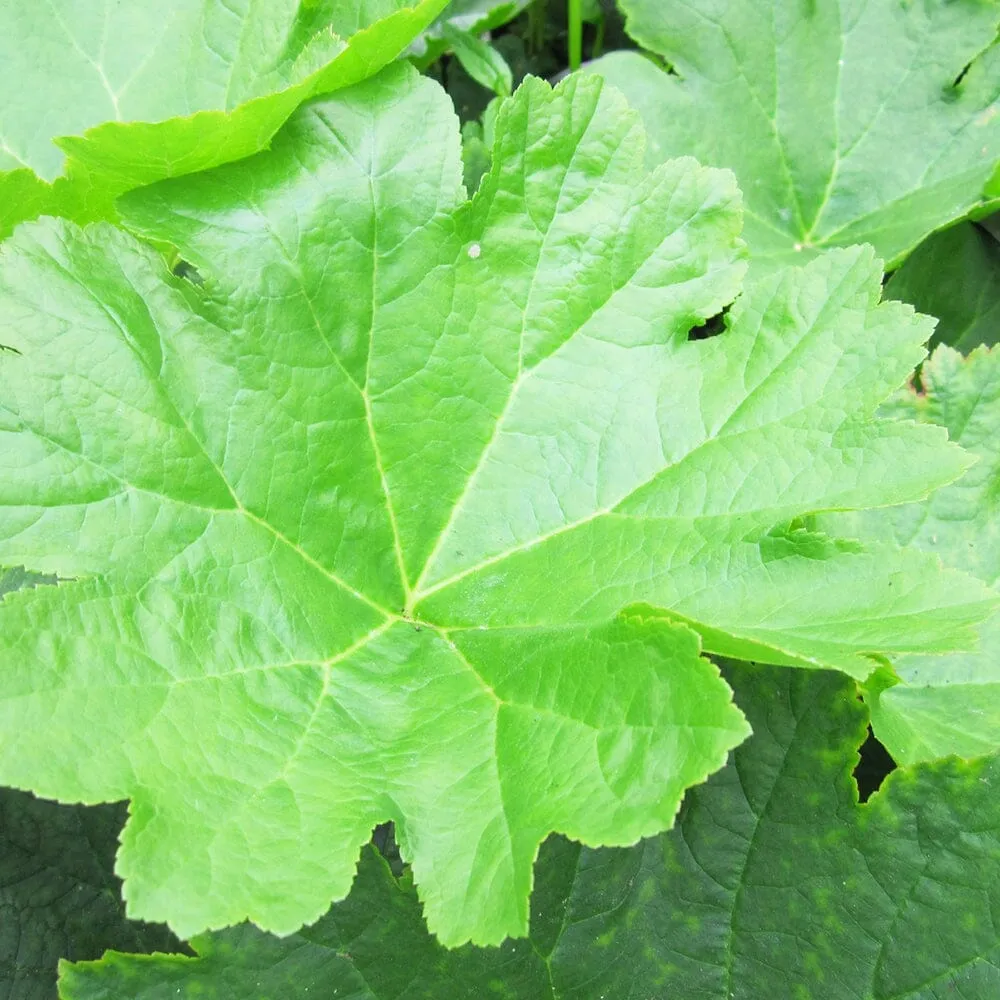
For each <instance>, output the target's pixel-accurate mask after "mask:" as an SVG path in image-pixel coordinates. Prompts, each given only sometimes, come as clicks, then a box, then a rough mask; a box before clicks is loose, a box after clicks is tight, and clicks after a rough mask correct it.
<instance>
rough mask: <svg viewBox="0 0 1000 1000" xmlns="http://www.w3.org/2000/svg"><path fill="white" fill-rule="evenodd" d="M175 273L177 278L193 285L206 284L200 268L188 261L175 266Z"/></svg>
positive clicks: (179, 262) (180, 261) (178, 262)
mask: <svg viewBox="0 0 1000 1000" xmlns="http://www.w3.org/2000/svg"><path fill="white" fill-rule="evenodd" d="M173 271H174V274H175V275H176V277H178V278H183V279H184V280H185V281H190V282H191V284H193V285H203V284H205V279H204V278H203V277H202V276H201V272H200V271H199V270H198V268H196V267H195V266H194V264H191V263H189V262H188V261H186V260H179V261H177V263H176V264H174V268H173Z"/></svg>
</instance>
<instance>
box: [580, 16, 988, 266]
mask: <svg viewBox="0 0 1000 1000" xmlns="http://www.w3.org/2000/svg"><path fill="white" fill-rule="evenodd" d="M619 5H620V7H621V9H622V11H623V12H624V13H625V15H626V16H627V23H626V29H627V31H628V32H629V34H630V35H631V36H632V37H633V38H634V39H635V40H636V41H637V42H639V44H640V45H642V46H643V47H644V48H646V49H648V50H649V51H650V52H652V53H655V54H656V55H657V56H659V57H662V59H663V60H665V62H666V64H667V66H668V67H669V72H664V71H663V70H662V69H660V68H659V67H658V66H657V65H655V64H654V63H653V62H651V61H650V60H648V59H646V58H644V57H643V56H641V55H639V54H638V53H633V52H619V53H613V54H611V55H609V56H606V57H604V58H603V59H600V60H598V61H596V62H595V63H593V64H591V71H592V72H597V73H600V74H602V75H603V76H604V77H605V78H606V79H607V80H608V81H609V82H610V83H612V84H613V85H614V86H616V87H618V88H619V89H621V90H622V91H623V93H625V95H626V96H627V97H628V99H629V102H630V103H631V104H632V106H633V107H635V108H637V109H638V110H639V111H640V112H642V114H643V117H644V120H645V122H646V127H647V129H648V130H649V133H650V146H649V154H650V157H651V159H652V161H654V162H659V161H660V160H662V159H665V158H668V157H672V156H680V155H691V156H696V157H697V158H698V159H699V160H700V161H701V162H702V163H706V164H710V165H712V166H719V167H729V168H730V169H732V170H733V171H735V173H736V176H737V179H738V181H739V184H740V188H741V189H742V190H743V194H744V198H745V199H746V213H747V221H746V239H747V242H748V243H749V245H750V249H751V252H752V259H753V264H754V267H755V268H759V269H761V270H767V269H770V268H773V267H776V266H779V265H780V264H781V263H787V262H789V261H795V260H801V259H802V258H804V257H808V256H810V255H812V254H813V253H815V252H816V251H817V250H819V249H821V248H824V247H831V246H847V245H850V244H853V243H870V244H872V245H873V246H874V247H875V249H876V252H877V253H878V254H879V255H880V256H881V257H883V258H884V259H885V260H886V261H887V264H888V267H889V268H890V269H891V268H893V267H895V266H896V265H898V264H899V263H900V262H901V261H902V259H903V258H904V257H905V256H906V255H907V254H908V253H909V252H910V250H912V249H913V248H914V247H915V246H916V245H917V244H918V243H920V242H921V240H923V239H924V238H925V237H926V236H927V235H928V234H930V233H931V232H933V231H934V230H936V229H940V228H941V227H942V226H945V225H947V224H948V223H950V222H952V221H954V220H955V219H960V218H962V217H964V216H965V215H967V214H968V213H969V212H970V211H972V210H973V209H974V208H975V207H976V206H977V205H979V204H980V203H982V202H983V201H984V200H988V193H987V191H986V188H987V185H988V182H989V181H990V178H991V176H992V175H993V172H994V170H995V168H996V166H997V161H998V160H1000V45H998V44H996V43H995V39H996V37H997V29H998V27H1000V5H998V4H996V3H995V2H992V0H957V2H955V0H926V2H920V3H900V2H890V3H865V2H861V0H824V2H820V3H815V2H802V0H767V2H766V3H763V4H761V3H757V2H755V0H736V2H732V0H700V2H698V3H695V4H691V3H686V2H684V0H620V2H619Z"/></svg>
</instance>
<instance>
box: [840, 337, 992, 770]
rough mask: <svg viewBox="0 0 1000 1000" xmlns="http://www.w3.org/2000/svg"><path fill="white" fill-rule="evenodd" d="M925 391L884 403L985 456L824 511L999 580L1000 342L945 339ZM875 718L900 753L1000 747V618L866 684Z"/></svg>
mask: <svg viewBox="0 0 1000 1000" xmlns="http://www.w3.org/2000/svg"><path fill="white" fill-rule="evenodd" d="M920 378H921V383H922V386H923V388H924V392H923V393H917V392H915V391H913V390H908V391H904V392H903V393H901V394H900V395H899V396H898V397H897V398H896V399H894V400H893V401H892V403H891V404H887V406H886V411H887V412H888V413H892V414H894V415H896V416H898V417H901V418H910V419H914V420H917V421H920V422H922V423H928V424H936V425H938V426H941V427H946V428H947V429H948V431H949V433H950V435H951V437H952V439H953V440H954V441H956V442H958V443H960V444H961V445H962V446H963V447H965V448H967V449H968V450H969V452H970V453H972V454H974V455H975V456H976V457H977V458H978V459H979V461H978V462H977V463H976V464H975V465H974V466H972V468H971V469H969V471H968V472H967V473H966V474H965V475H964V476H963V477H962V478H961V479H960V480H959V481H958V482H957V483H954V484H953V485H951V486H947V487H945V488H944V489H942V490H940V491H938V492H937V493H935V494H934V495H933V496H931V497H930V498H929V499H927V500H925V501H923V502H921V503H915V504H907V505H904V506H902V507H897V508H894V509H890V510H878V511H876V510H872V511H865V512H864V513H856V514H850V515H848V514H840V515H832V516H827V517H826V518H824V519H822V522H821V523H822V525H823V526H824V527H826V528H828V529H830V530H834V531H843V532H847V533H850V534H852V535H855V536H857V537H861V538H871V539H875V538H877V539H879V540H884V539H887V538H888V539H893V540H895V541H897V542H898V543H899V544H900V545H906V546H909V547H911V548H913V549H922V550H925V551H929V552H934V553H936V554H937V555H939V556H940V558H941V559H942V560H943V562H944V563H945V564H946V565H948V566H952V567H955V568H957V569H963V570H966V571H967V572H969V573H972V574H974V575H975V576H977V577H979V579H981V580H982V581H983V582H984V583H986V584H988V585H990V586H991V587H993V588H994V589H995V588H996V585H997V581H998V580H1000V494H998V492H997V482H998V479H1000V444H998V440H1000V352H997V351H996V350H992V351H989V350H986V349H983V348H980V349H978V350H975V351H973V353H972V354H971V355H970V356H969V357H968V358H963V357H962V356H961V355H960V354H959V353H958V352H956V351H954V350H952V349H951V348H949V347H946V346H944V345H942V346H941V347H939V348H938V349H937V350H936V351H935V352H934V354H933V355H932V356H931V358H930V360H928V361H927V362H926V363H925V364H924V366H923V368H922V369H921V375H920ZM868 695H869V698H870V700H871V705H872V724H873V726H874V728H875V732H876V734H877V735H878V737H879V739H880V740H881V741H882V742H883V743H884V744H885V745H886V746H887V747H888V749H889V751H890V753H892V755H893V756H894V757H895V758H896V759H897V760H899V761H903V762H906V763H912V762H914V761H920V760H930V759H933V758H935V757H942V756H946V755H947V754H958V755H960V756H965V757H970V756H976V755H979V754H984V753H992V752H994V751H996V750H997V749H998V748H1000V618H998V617H996V616H994V617H993V618H991V619H990V620H989V621H987V622H986V623H985V624H984V625H983V626H982V630H981V635H980V645H979V648H978V650H977V651H976V652H972V653H963V654H956V655H952V656H940V657H930V656H904V657H901V658H900V659H899V660H898V661H896V662H895V663H894V665H893V671H891V672H889V671H882V672H879V673H878V674H877V675H875V676H874V677H873V678H872V679H871V683H870V684H869V691H868Z"/></svg>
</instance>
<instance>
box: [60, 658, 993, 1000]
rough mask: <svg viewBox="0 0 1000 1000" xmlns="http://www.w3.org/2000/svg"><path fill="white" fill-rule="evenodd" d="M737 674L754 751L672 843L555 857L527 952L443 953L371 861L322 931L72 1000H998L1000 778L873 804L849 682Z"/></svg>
mask: <svg viewBox="0 0 1000 1000" xmlns="http://www.w3.org/2000/svg"><path fill="white" fill-rule="evenodd" d="M731 677H732V678H733V682H734V687H735V689H736V695H737V700H738V701H739V703H740V704H741V705H742V706H743V707H744V709H745V710H746V712H747V715H748V717H749V718H750V720H751V722H752V724H753V727H754V735H753V736H752V737H751V738H750V740H749V741H748V742H747V743H745V744H744V745H743V746H741V747H740V748H739V749H738V750H737V751H736V752H735V755H734V760H733V761H732V762H731V763H730V764H729V766H727V767H726V769H725V770H724V771H722V772H720V773H719V774H717V775H714V776H713V777H712V778H710V779H709V781H708V783H707V785H705V786H704V787H700V788H696V789H693V790H692V791H691V792H690V793H689V796H688V798H687V799H686V800H685V803H684V806H683V808H682V811H681V815H680V817H679V820H678V825H677V828H676V829H675V830H673V831H671V832H670V833H668V834H664V835H662V836H660V837H657V838H654V839H652V840H648V841H646V842H645V843H643V844H641V845H639V846H638V847H635V848H632V849H630V850H617V851H615V850H600V851H592V850H587V849H585V848H584V849H581V848H580V847H579V846H577V845H573V844H568V843H566V842H565V841H553V842H550V843H549V844H547V845H546V846H545V848H544V849H543V852H542V856H541V857H540V859H539V862H538V865H537V866H536V885H537V888H536V893H535V898H534V901H533V906H532V925H531V939H530V941H515V942H509V943H508V944H506V945H505V946H504V947H503V948H502V949H490V950H481V949H475V948H464V949H461V950H458V951H453V952H447V951H445V950H444V949H443V948H441V947H440V946H439V945H437V943H436V942H434V941H433V940H432V939H431V938H430V937H429V936H427V935H426V934H424V933H422V924H421V920H420V912H419V906H418V904H417V900H416V898H415V894H414V893H413V891H412V887H411V886H410V884H409V880H408V879H406V878H404V879H403V881H402V883H401V884H397V883H396V881H395V880H394V879H393V878H392V876H391V875H390V874H389V872H388V870H387V869H386V868H385V866H384V864H381V863H380V862H379V860H378V859H377V858H376V857H375V855H374V853H366V856H365V857H364V859H363V861H362V866H361V870H360V873H359V877H358V882H357V884H356V886H355V889H354V892H353V893H352V895H351V897H350V899H348V900H347V901H346V902H345V903H343V904H340V905H338V906H335V907H334V908H333V909H332V910H331V911H330V913H329V914H328V915H327V916H325V917H324V918H323V919H322V920H321V921H320V922H319V923H317V924H316V925H315V926H314V927H310V928H308V929H306V930H303V931H302V932H301V933H299V934H297V935H294V936H293V937H291V938H287V939H284V940H277V939H275V938H271V937H269V936H268V935H265V934H262V933H260V932H259V931H256V930H255V929H253V928H251V927H244V928H240V929H238V930H232V931H228V932H226V933H224V934H219V935H210V936H206V937H205V938H202V939H199V940H198V941H196V942H194V944H195V947H196V949H197V951H198V953H199V954H198V957H196V958H189V957H182V956H169V957H168V956H157V957H154V958H142V957H137V956H127V955H109V956H107V957H106V958H105V959H104V960H103V961H101V962H96V963H86V964H77V965H66V966H63V973H62V977H61V995H62V997H63V1000H110V998H119V997H126V996H127V997H130V998H134V1000H160V998H162V1000H168V998H172V997H174V996H176V995H177V994H178V993H179V992H180V993H182V994H183V995H187V996H198V997H204V998H205V1000H223V998H228V997H230V996H234V995H239V996H240V997H243V998H246V1000H264V998H270V997H275V998H277V997H281V998H283V1000H336V998H340V997H344V996H351V997H356V998H358V1000H389V998H395V997H398V996H406V997H407V998H412V1000H432V998H433V1000H437V998H439V997H449V998H455V1000H480V998H482V997H486V996H491V997H492V996H497V997H501V998H510V1000H553V998H555V1000H596V998H599V997H607V998H612V997H613V998H615V1000H646V998H649V997H684V998H694V997H699V998H705V1000H760V998H761V997H767V996H774V997H797V996H801V997H809V998H811V1000H844V998H846V997H851V998H854V1000H890V998H891V1000H943V998H947V997H963V998H965V1000H991V998H993V997H995V996H996V995H997V993H998V991H1000V941H998V938H997V933H996V927H995V922H994V921H995V914H996V910H997V906H998V905H1000V874H998V873H1000V807H998V797H997V794H996V787H997V782H998V781H1000V762H998V760H997V759H996V758H988V759H984V760H978V761H974V762H968V763H959V762H954V761H953V762H948V763H941V764H936V765H933V766H921V767H918V768H914V769H913V770H910V771H905V772H904V771H899V772H896V773H895V774H893V775H891V776H890V777H889V779H888V781H887V783H886V786H885V787H884V788H883V789H882V790H881V791H880V792H879V793H878V794H877V795H876V796H875V797H874V798H873V799H871V800H870V801H869V802H868V804H867V805H865V806H861V807H859V806H858V804H857V797H856V794H857V793H856V790H855V787H854V783H853V781H852V780H851V776H850V768H851V766H852V764H853V762H854V759H855V757H854V751H855V749H856V748H857V746H858V744H859V742H860V740H861V739H863V735H864V731H865V727H864V715H863V708H862V706H861V705H860V704H859V703H858V701H857V699H856V695H855V690H854V686H853V685H852V684H850V683H846V682H845V681H844V680H843V679H841V678H837V677H835V676H833V675H829V674H825V675H824V674H805V673H801V672H795V673H793V672H791V671H781V670H777V669H771V670H763V669H755V668H752V667H750V668H740V669H738V670H736V671H734V672H733V674H731ZM943 917H944V919H943Z"/></svg>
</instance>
